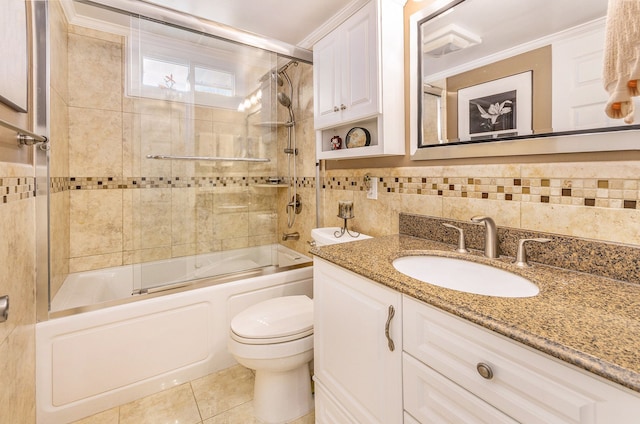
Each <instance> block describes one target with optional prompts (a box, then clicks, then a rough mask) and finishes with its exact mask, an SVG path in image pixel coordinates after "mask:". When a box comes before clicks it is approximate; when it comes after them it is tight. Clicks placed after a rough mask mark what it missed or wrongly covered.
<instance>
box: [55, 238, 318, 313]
mask: <svg viewBox="0 0 640 424" xmlns="http://www.w3.org/2000/svg"><path fill="white" fill-rule="evenodd" d="M309 261H310V258H308V257H307V256H305V255H301V254H299V253H298V252H296V251H294V250H291V249H288V248H286V247H284V246H281V245H278V244H274V245H264V246H255V247H247V248H243V249H234V250H227V251H224V252H214V253H207V254H202V255H197V256H185V257H180V258H173V259H165V260H160V261H153V262H145V263H142V264H134V265H125V266H119V267H112V268H106V269H98V270H95V271H85V272H76V273H73V274H69V276H67V278H66V279H65V281H64V283H63V284H62V287H61V288H60V290H58V293H57V294H56V295H55V297H54V298H53V300H52V301H51V311H52V312H58V311H64V310H67V309H72V308H77V307H81V306H87V305H96V304H99V303H103V302H111V301H114V300H118V299H126V298H129V297H131V296H132V294H137V293H145V292H147V290H149V291H152V292H153V291H156V290H159V289H160V290H161V289H163V288H166V287H172V286H173V287H174V286H176V285H178V284H190V282H191V281H193V280H196V279H201V278H207V277H215V276H218V275H225V274H231V273H235V272H241V271H246V270H253V269H258V268H263V267H266V266H269V265H271V264H278V265H279V266H281V267H283V266H290V265H295V264H299V263H305V262H309Z"/></svg>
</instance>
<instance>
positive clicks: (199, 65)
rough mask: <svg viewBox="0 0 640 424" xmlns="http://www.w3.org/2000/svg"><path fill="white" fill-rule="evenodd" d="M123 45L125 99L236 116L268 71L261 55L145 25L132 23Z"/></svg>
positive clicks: (267, 60) (257, 51)
mask: <svg viewBox="0 0 640 424" xmlns="http://www.w3.org/2000/svg"><path fill="white" fill-rule="evenodd" d="M127 41H128V61H129V63H128V66H127V85H126V91H127V95H129V96H135V97H148V98H153V99H162V100H172V101H181V102H185V103H194V104H198V105H205V106H213V107H222V108H227V109H233V110H236V109H237V107H238V104H239V103H240V102H242V101H243V100H244V97H245V93H246V92H252V91H255V89H256V84H257V81H258V78H259V77H258V76H257V75H258V74H259V73H265V72H267V70H268V69H270V67H272V62H271V60H272V58H271V57H270V55H268V54H265V53H264V52H262V51H260V49H256V48H249V47H247V46H239V45H237V44H234V43H229V42H227V41H223V40H219V39H213V38H211V37H204V36H202V35H200V34H193V33H189V32H187V31H182V30H178V29H175V28H167V27H165V26H163V25H161V24H158V23H155V22H150V21H145V20H137V21H135V22H133V23H132V31H131V34H130V36H129V37H128V39H127ZM248 49H251V51H248Z"/></svg>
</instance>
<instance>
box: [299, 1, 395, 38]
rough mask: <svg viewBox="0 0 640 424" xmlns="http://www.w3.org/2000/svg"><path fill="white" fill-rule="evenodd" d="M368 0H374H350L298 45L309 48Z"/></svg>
mask: <svg viewBox="0 0 640 424" xmlns="http://www.w3.org/2000/svg"><path fill="white" fill-rule="evenodd" d="M369 1H375V0H352V1H351V2H350V3H349V4H347V5H346V6H345V7H343V8H342V9H341V10H340V11H339V12H338V13H336V14H335V15H333V16H332V17H331V18H329V19H328V20H327V21H326V22H325V23H323V24H322V25H320V27H319V28H317V29H316V30H315V31H313V32H312V33H311V34H309V35H307V36H306V37H305V38H304V39H303V40H302V41H300V42H299V43H298V47H302V48H303V49H308V50H311V48H312V47H313V45H314V44H316V43H317V42H318V41H320V40H321V39H322V38H323V37H324V36H325V35H327V34H329V33H330V32H331V31H333V30H334V29H336V28H337V27H338V25H340V24H341V23H343V22H344V21H345V20H347V18H349V16H351V15H353V14H354V13H356V12H357V11H358V10H360V9H361V8H362V7H363V6H364V5H366V4H367V3H369ZM405 1H406V0H405Z"/></svg>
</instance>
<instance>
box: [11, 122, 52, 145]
mask: <svg viewBox="0 0 640 424" xmlns="http://www.w3.org/2000/svg"><path fill="white" fill-rule="evenodd" d="M0 126H3V127H5V128H8V129H10V130H13V131H15V132H17V133H18V143H19V144H20V145H21V146H33V145H34V144H40V148H41V149H42V150H49V139H48V138H47V137H45V136H43V135H38V134H36V133H32V132H31V131H27V130H23V129H22V128H20V127H16V126H15V125H13V124H12V123H10V122H7V121H4V120H2V119H0Z"/></svg>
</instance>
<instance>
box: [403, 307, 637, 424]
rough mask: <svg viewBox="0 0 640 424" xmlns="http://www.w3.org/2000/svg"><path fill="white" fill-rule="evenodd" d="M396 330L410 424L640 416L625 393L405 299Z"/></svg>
mask: <svg viewBox="0 0 640 424" xmlns="http://www.w3.org/2000/svg"><path fill="white" fill-rule="evenodd" d="M403 323H404V326H403V331H404V334H403V341H404V353H403V374H404V378H403V390H404V408H405V410H406V412H407V413H408V414H410V415H411V416H412V417H414V418H415V419H416V420H417V421H418V422H421V423H431V422H438V421H439V419H438V417H441V418H442V417H444V418H446V421H447V422H454V423H468V422H487V423H516V422H526V423H540V424H542V423H614V422H615V423H628V422H634V420H635V419H636V418H637V417H638V413H639V412H640V407H639V405H638V404H639V403H640V398H639V397H638V396H637V395H634V394H632V393H631V392H630V391H627V390H624V389H623V388H621V387H616V386H614V385H613V384H609V383H607V382H605V381H604V380H601V379H599V378H596V377H595V376H592V375H588V374H587V373H586V372H583V371H581V370H579V369H578V368H574V367H571V366H568V365H565V364H564V363H561V362H560V361H558V360H555V359H553V358H551V357H549V356H546V355H543V354H541V353H539V352H537V351H535V350H533V349H529V348H527V347H525V346H524V345H521V344H518V343H515V342H513V341H511V340H509V339H507V338H505V337H503V336H500V335H498V334H496V333H494V332H492V331H489V330H487V329H485V328H482V327H480V326H477V325H475V324H472V323H470V322H468V321H466V320H463V319H461V318H458V317H455V316H453V315H451V314H448V313H445V312H443V311H441V310H439V309H436V308H434V307H432V306H430V305H427V304H425V303H422V302H419V301H417V300H415V299H412V298H410V297H407V296H405V297H404V299H403ZM634 417H635V418H634Z"/></svg>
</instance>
